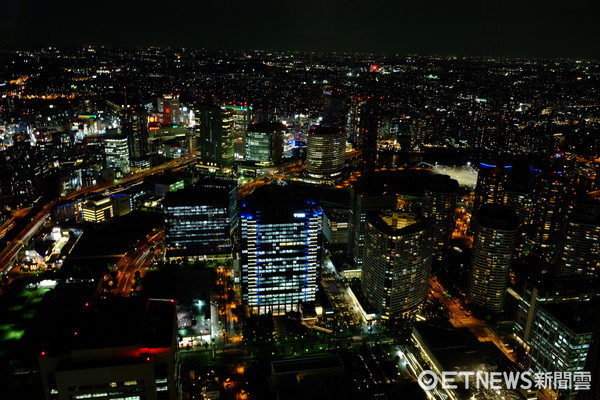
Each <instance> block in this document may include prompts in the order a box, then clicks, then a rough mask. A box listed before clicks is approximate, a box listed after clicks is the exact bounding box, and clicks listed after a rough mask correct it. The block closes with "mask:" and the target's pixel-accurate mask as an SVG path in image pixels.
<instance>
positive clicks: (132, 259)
mask: <svg viewBox="0 0 600 400" xmlns="http://www.w3.org/2000/svg"><path fill="white" fill-rule="evenodd" d="M164 237H165V234H164V231H159V232H157V233H154V234H153V235H149V236H147V237H146V242H145V243H144V244H142V245H139V246H138V247H137V249H135V250H134V251H131V252H127V253H125V255H124V256H123V257H122V258H121V259H120V260H119V261H117V263H116V265H115V266H116V268H117V271H118V272H119V274H118V282H117V286H116V287H115V288H114V289H113V293H114V294H115V295H117V296H124V297H127V296H129V295H130V294H131V293H132V290H133V287H134V285H135V275H136V272H139V275H140V277H143V276H144V274H145V272H146V271H147V270H148V267H149V266H150V262H151V261H152V257H153V256H154V249H155V248H156V246H157V244H158V243H160V242H161V241H163V240H164Z"/></svg>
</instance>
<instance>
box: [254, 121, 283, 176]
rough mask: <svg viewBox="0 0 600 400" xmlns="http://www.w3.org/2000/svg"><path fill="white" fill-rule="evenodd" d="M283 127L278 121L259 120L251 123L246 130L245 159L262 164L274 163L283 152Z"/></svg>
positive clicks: (278, 160)
mask: <svg viewBox="0 0 600 400" xmlns="http://www.w3.org/2000/svg"><path fill="white" fill-rule="evenodd" d="M284 131H285V127H284V126H283V125H282V124H279V123H267V122H260V123H255V124H252V125H250V126H249V127H248V130H247V131H246V137H245V138H244V141H245V144H246V161H252V162H256V163H258V164H262V165H276V164H279V163H280V162H281V156H282V154H283V133H284Z"/></svg>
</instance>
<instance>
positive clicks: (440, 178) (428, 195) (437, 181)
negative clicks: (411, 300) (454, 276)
mask: <svg viewBox="0 0 600 400" xmlns="http://www.w3.org/2000/svg"><path fill="white" fill-rule="evenodd" d="M457 190H458V182H457V181H456V180H454V179H450V177H449V176H448V175H435V176H434V177H433V178H432V180H431V182H430V183H429V185H427V188H426V189H425V201H424V203H423V215H424V216H425V217H429V218H434V219H435V221H436V222H435V228H434V235H433V238H434V239H433V256H434V258H435V259H436V260H438V261H442V260H444V259H445V258H446V254H447V251H448V245H449V243H450V239H451V238H452V231H453V230H454V212H455V211H456V191H457Z"/></svg>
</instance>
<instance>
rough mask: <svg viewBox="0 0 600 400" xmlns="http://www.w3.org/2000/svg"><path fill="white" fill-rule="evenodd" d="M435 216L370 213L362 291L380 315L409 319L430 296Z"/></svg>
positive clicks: (385, 317)
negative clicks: (428, 292)
mask: <svg viewBox="0 0 600 400" xmlns="http://www.w3.org/2000/svg"><path fill="white" fill-rule="evenodd" d="M434 224H435V220H434V219H433V218H425V217H420V216H418V215H416V214H412V213H403V212H398V211H389V212H383V213H381V212H372V213H368V214H367V232H366V237H365V256H364V263H363V272H362V280H361V283H362V285H361V286H362V290H363V293H364V294H365V296H366V297H367V298H368V299H369V302H370V303H371V305H372V306H373V307H374V308H375V310H376V312H377V313H378V314H380V315H381V318H383V319H388V318H391V317H401V318H409V317H412V315H414V313H415V312H416V311H417V310H418V308H419V306H420V305H421V304H422V302H423V300H425V297H426V296H427V288H428V287H429V286H428V285H429V276H430V274H431V263H432V254H433V235H434Z"/></svg>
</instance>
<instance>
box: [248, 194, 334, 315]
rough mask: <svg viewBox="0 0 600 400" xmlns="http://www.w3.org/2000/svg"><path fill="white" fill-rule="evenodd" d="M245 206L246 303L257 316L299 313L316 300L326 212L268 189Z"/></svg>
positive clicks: (309, 203) (255, 195)
mask: <svg viewBox="0 0 600 400" xmlns="http://www.w3.org/2000/svg"><path fill="white" fill-rule="evenodd" d="M262 189H264V190H259V191H258V192H260V193H254V194H253V195H252V196H250V198H248V199H245V200H244V201H243V202H242V204H241V205H240V228H241V250H242V255H241V267H242V268H241V269H242V291H243V302H244V304H245V305H247V306H248V307H249V309H250V312H251V313H253V314H265V313H273V314H283V313H285V312H288V311H298V310H299V308H300V304H301V303H305V302H312V301H315V300H316V294H317V290H318V278H319V271H320V264H321V255H320V253H321V235H322V214H323V212H322V210H321V209H320V207H318V206H316V205H315V204H314V203H313V202H310V201H303V200H298V199H297V198H293V197H289V196H286V193H285V189H283V188H279V187H266V188H262Z"/></svg>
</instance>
